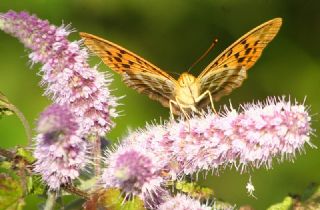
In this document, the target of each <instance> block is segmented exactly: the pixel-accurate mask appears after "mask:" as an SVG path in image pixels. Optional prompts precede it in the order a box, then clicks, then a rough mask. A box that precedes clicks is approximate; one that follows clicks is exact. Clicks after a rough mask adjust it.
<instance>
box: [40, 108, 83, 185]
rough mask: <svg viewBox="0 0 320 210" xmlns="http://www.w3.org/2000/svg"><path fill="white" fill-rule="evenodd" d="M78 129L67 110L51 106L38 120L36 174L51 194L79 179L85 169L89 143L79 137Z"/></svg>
mask: <svg viewBox="0 0 320 210" xmlns="http://www.w3.org/2000/svg"><path fill="white" fill-rule="evenodd" d="M78 128H79V127H78V124H77V122H76V121H75V118H74V117H73V114H72V113H71V112H70V111H69V109H68V108H67V107H66V106H60V105H51V106H50V107H48V108H47V109H46V110H45V111H44V112H42V113H41V116H40V117H39V120H38V125H37V131H38V135H37V136H36V138H35V141H36V148H35V151H34V157H35V158H36V159H37V160H36V162H35V163H34V171H35V172H36V173H38V174H40V175H41V177H42V179H43V180H44V181H45V183H46V184H47V185H48V186H49V187H50V189H52V190H57V189H59V188H60V186H61V185H63V184H69V183H71V182H72V180H74V179H76V178H78V177H79V174H80V170H81V169H82V168H83V167H84V166H85V165H86V162H87V156H86V149H87V143H86V142H85V141H84V140H83V139H82V138H81V137H80V136H78V135H77V129H78Z"/></svg>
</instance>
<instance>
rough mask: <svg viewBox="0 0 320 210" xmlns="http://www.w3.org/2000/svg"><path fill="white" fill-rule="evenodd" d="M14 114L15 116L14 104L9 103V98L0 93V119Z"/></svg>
mask: <svg viewBox="0 0 320 210" xmlns="http://www.w3.org/2000/svg"><path fill="white" fill-rule="evenodd" d="M12 114H14V110H13V109H12V104H11V103H10V102H9V100H8V98H7V97H6V96H5V95H4V94H3V93H1V92H0V117H2V116H6V115H7V116H8V115H12Z"/></svg>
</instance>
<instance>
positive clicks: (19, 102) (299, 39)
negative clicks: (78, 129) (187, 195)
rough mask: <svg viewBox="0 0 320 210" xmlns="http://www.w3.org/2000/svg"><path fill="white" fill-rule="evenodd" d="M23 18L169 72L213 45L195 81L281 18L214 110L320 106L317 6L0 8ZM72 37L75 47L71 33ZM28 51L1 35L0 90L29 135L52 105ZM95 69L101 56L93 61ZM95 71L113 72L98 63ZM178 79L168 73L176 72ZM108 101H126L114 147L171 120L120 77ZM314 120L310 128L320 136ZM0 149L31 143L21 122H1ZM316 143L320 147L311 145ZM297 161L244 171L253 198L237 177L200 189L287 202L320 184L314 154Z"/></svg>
mask: <svg viewBox="0 0 320 210" xmlns="http://www.w3.org/2000/svg"><path fill="white" fill-rule="evenodd" d="M9 9H13V10H16V11H21V10H26V11H29V12H31V13H35V14H37V15H38V16H39V17H41V18H43V19H48V20H49V21H50V22H51V23H53V24H56V25H60V24H61V23H64V24H69V23H72V27H73V28H75V29H77V30H78V31H85V32H89V33H93V34H96V35H98V36H101V37H104V38H106V39H108V40H110V41H113V42H115V43H118V44H120V45H122V46H124V47H126V48H127V49H130V50H131V51H133V52H136V53H137V54H138V55H141V56H142V57H144V58H146V59H147V60H149V61H151V62H152V63H154V64H156V65H158V66H159V67H161V68H162V69H165V70H168V72H177V73H181V72H183V71H185V70H186V69H187V68H188V67H189V66H190V64H191V63H193V61H194V60H195V59H197V58H198V57H199V56H200V55H201V54H202V53H203V52H204V51H205V50H206V49H207V47H208V46H209V45H210V44H211V41H212V40H213V38H215V37H217V38H218V39H219V43H218V45H217V46H216V47H215V49H214V50H213V52H211V53H210V54H209V55H208V56H207V57H206V58H205V59H204V60H203V61H202V62H201V63H200V64H199V65H197V66H196V67H195V68H194V69H193V70H192V73H193V74H194V75H198V74H199V72H200V71H201V69H203V68H204V67H205V66H206V65H207V64H208V63H209V62H210V60H212V59H213V58H214V57H215V56H216V55H218V53H219V52H221V51H222V50H223V49H224V48H226V47H227V46H228V45H230V44H231V43H232V42H233V41H235V40H236V39H237V38H239V37H240V36H242V35H243V34H244V33H246V32H248V31H249V30H250V29H252V28H253V27H255V26H258V25H259V24H261V23H263V22H264V21H267V20H269V19H272V18H274V17H282V18H283V21H284V23H283V27H282V28H281V30H280V33H279V34H278V36H277V37H276V38H275V39H274V41H273V42H271V43H270V45H269V46H268V47H267V48H266V50H265V51H264V54H263V56H262V58H261V59H260V60H259V61H258V62H257V64H256V65H255V66H254V67H253V68H252V69H251V70H250V71H249V76H248V79H247V80H246V81H245V82H244V84H243V85H242V87H241V88H239V89H236V90H235V91H234V92H233V93H232V94H231V95H229V96H226V97H224V98H223V99H222V100H221V101H220V102H219V103H217V104H216V107H219V106H221V105H223V104H225V103H228V102H229V100H231V101H232V104H233V105H234V107H237V106H238V104H240V103H244V102H250V101H252V100H264V99H265V98H266V97H267V96H281V95H286V96H290V97H291V98H296V99H297V100H298V101H300V102H302V101H303V100H304V97H305V96H307V99H306V104H307V105H310V106H311V114H317V113H319V108H320V99H319V98H320V94H319V92H320V89H319V88H320V84H319V81H320V60H319V58H320V50H319V48H320V1H316V0H313V1H312V0H306V1H302V0H301V1H289V0H287V1H284V0H283V1H280V0H256V1H244V0H175V1H173V0H161V1H160V0H157V1H156V0H154V1H148V0H122V1H120V0H105V1H103V0H90V1H89V0H87V1H80V0H70V1H62V0H51V1H49V0H47V1H44V0H33V1H31V0H24V1H21V0H14V1H13V0H10V1H9V0H8V1H4V0H0V12H6V11H7V10H9ZM71 39H73V40H74V39H79V36H78V34H77V33H74V34H72V36H71ZM27 55H28V53H27V52H26V51H25V50H24V48H23V46H22V45H21V44H20V43H19V42H18V41H17V40H16V39H15V38H12V37H10V36H9V35H7V34H5V33H3V32H0V56H1V57H0V61H1V62H0V71H1V76H0V90H1V91H2V92H3V93H5V94H6V95H7V96H8V98H9V99H10V100H11V102H13V103H14V104H15V105H16V106H17V107H19V108H20V109H21V111H23V113H24V114H25V115H26V117H27V119H28V120H29V122H30V123H31V124H32V126H33V127H34V123H35V119H36V118H37V116H38V114H39V113H40V112H41V111H42V110H43V109H44V107H45V106H47V105H48V104H49V103H50V101H49V100H48V99H47V98H46V97H44V96H42V94H43V89H42V88H40V87H39V86H38V84H39V81H40V77H39V76H37V72H38V69H39V66H38V65H35V66H33V67H32V68H31V65H30V63H29V61H28V56H27ZM90 62H91V63H92V64H96V63H99V62H100V60H99V59H98V58H96V57H95V58H92V59H91V60H90ZM100 69H101V71H104V72H105V71H107V72H110V70H109V69H108V68H107V67H105V66H104V65H102V64H101V66H100ZM173 74H174V73H173ZM112 89H114V91H113V94H114V95H116V96H122V95H126V97H125V98H124V99H122V100H121V101H120V102H121V103H122V104H123V105H122V106H120V107H119V108H118V110H121V111H122V112H123V115H124V116H122V117H120V118H118V119H117V120H116V122H117V126H116V128H115V129H113V130H112V132H111V133H110V134H109V135H108V138H109V139H112V140H118V139H121V137H123V136H124V135H126V134H127V132H128V129H136V128H138V127H143V126H144V125H145V123H146V122H150V121H152V120H154V119H156V120H157V121H159V119H160V118H162V119H167V118H168V113H169V110H168V109H167V108H163V107H162V106H161V105H160V103H157V102H154V101H151V100H150V99H149V98H148V97H146V96H144V95H139V94H138V93H136V92H135V91H133V90H131V89H129V88H127V87H126V86H125V85H124V84H123V83H122V82H121V80H120V77H119V76H118V75H115V76H114V82H113V83H112ZM317 118H318V116H317V115H315V116H314V117H313V124H312V127H313V128H314V129H318V130H319V126H320V124H319V122H318V120H317ZM0 135H1V137H0V139H1V140H0V146H1V147H6V148H8V147H13V146H15V145H17V144H19V145H25V144H26V142H27V140H26V137H25V135H24V130H23V127H22V125H21V124H20V122H19V120H18V119H17V118H15V117H6V118H3V119H1V120H0ZM312 138H313V143H314V144H316V145H318V146H319V145H320V144H319V141H318V138H317V137H312ZM305 151H306V153H303V154H301V155H300V154H299V155H297V158H296V160H295V161H294V163H292V162H290V161H285V162H284V163H281V164H279V163H277V161H274V165H273V166H274V167H273V169H272V170H265V169H259V170H254V171H252V172H250V174H251V175H252V178H253V184H254V185H255V187H256V193H255V195H256V196H257V198H258V199H254V198H252V197H248V196H247V194H246V190H245V185H246V182H247V181H248V177H249V175H248V174H243V175H241V174H239V172H236V171H235V170H229V169H227V170H225V171H221V173H220V176H219V177H217V176H209V177H210V178H208V179H206V180H203V179H202V180H201V182H202V184H203V185H205V186H209V187H211V188H213V189H214V191H215V194H216V196H217V197H220V198H223V199H225V200H226V201H229V202H231V203H235V204H237V205H238V206H240V205H244V204H250V205H252V206H253V207H255V208H256V209H265V208H266V207H267V206H269V205H270V204H272V203H275V202H279V201H281V200H282V199H283V197H284V196H285V195H287V194H288V193H289V192H290V193H301V192H302V191H303V189H304V188H305V187H306V186H307V185H308V184H309V183H310V182H320V170H319V166H320V164H319V163H320V153H319V151H318V150H316V149H311V148H310V147H306V150H305ZM36 202H37V198H35V197H29V198H28V206H27V207H26V209H34V208H35V207H36Z"/></svg>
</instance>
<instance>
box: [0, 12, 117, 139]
mask: <svg viewBox="0 0 320 210" xmlns="http://www.w3.org/2000/svg"><path fill="white" fill-rule="evenodd" d="M0 29H2V30H3V31H5V32H7V33H8V34H10V35H12V36H14V37H16V38H18V39H19V40H20V41H21V42H22V43H23V44H24V45H25V47H26V48H29V49H31V53H30V55H29V58H30V59H31V61H32V63H42V64H43V66H42V68H41V71H40V72H41V75H42V81H41V84H42V85H45V86H47V88H46V91H45V94H46V95H48V96H51V98H52V99H53V100H54V103H56V104H61V105H64V104H65V105H67V106H69V108H70V110H71V111H72V112H73V114H74V116H75V117H76V120H77V122H78V124H79V126H80V128H79V132H80V133H81V134H83V135H88V134H98V135H104V134H105V133H106V132H107V131H109V130H110V129H111V128H112V127H113V125H114V123H113V122H112V120H111V119H112V118H113V117H116V116H117V113H116V111H115V107H116V105H117V103H116V99H115V97H113V96H111V95H110V91H109V90H108V86H109V84H110V82H111V79H110V78H108V79H107V78H106V77H105V75H104V74H102V73H100V72H98V71H97V69H96V67H93V68H91V67H90V66H89V65H88V63H87V59H88V53H87V51H86V50H85V49H82V48H80V43H79V42H77V41H74V42H69V41H68V40H67V36H68V35H69V34H70V32H71V31H69V30H67V27H64V26H61V27H56V26H54V25H50V24H49V22H48V21H46V20H41V19H39V18H37V17H36V16H34V15H33V16H31V15H29V14H28V13H26V12H20V13H17V12H14V11H9V12H7V13H2V14H1V13H0Z"/></svg>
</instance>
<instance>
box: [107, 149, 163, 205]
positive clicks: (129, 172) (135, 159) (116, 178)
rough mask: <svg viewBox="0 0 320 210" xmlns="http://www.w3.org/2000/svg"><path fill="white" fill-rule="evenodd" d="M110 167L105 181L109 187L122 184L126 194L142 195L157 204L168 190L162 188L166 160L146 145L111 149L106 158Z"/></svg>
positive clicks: (146, 201)
mask: <svg viewBox="0 0 320 210" xmlns="http://www.w3.org/2000/svg"><path fill="white" fill-rule="evenodd" d="M105 164H106V165H107V167H106V168H105V169H104V171H103V175H102V178H101V182H102V184H103V185H104V187H105V188H114V187H115V188H119V189H121V190H122V191H123V192H124V193H125V194H126V197H128V196H129V197H130V196H131V195H137V196H139V197H140V198H141V199H142V200H143V201H144V203H145V205H146V206H148V207H152V208H153V207H154V206H157V205H158V204H159V203H160V202H162V197H163V195H166V194H167V192H166V191H165V190H164V189H163V188H162V187H163V186H162V184H163V181H164V180H163V178H162V177H161V171H159V170H157V169H161V168H163V165H161V164H162V162H161V161H160V160H158V159H157V157H155V156H154V155H153V154H152V153H150V152H147V151H145V150H144V149H143V148H139V147H136V146H130V145H121V146H119V147H118V148H117V150H116V151H113V152H111V151H109V152H108V154H107V157H106V159H105Z"/></svg>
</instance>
